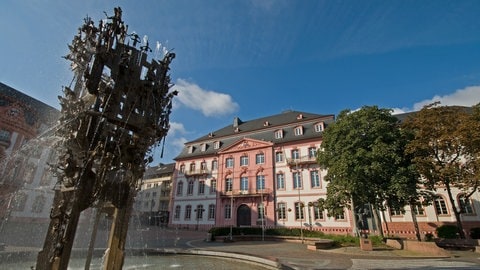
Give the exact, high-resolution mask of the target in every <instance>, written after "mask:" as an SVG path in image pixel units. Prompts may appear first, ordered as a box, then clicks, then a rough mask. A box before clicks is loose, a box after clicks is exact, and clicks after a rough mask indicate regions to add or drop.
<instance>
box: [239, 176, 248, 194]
mask: <svg viewBox="0 0 480 270" xmlns="http://www.w3.org/2000/svg"><path fill="white" fill-rule="evenodd" d="M240 190H241V191H248V177H246V176H242V177H240Z"/></svg>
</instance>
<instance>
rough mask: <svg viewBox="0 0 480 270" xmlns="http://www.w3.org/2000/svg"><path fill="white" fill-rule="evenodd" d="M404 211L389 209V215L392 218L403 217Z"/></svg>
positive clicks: (396, 208)
mask: <svg viewBox="0 0 480 270" xmlns="http://www.w3.org/2000/svg"><path fill="white" fill-rule="evenodd" d="M404 212H405V210H404V209H403V208H399V207H390V215H392V216H403V213H404Z"/></svg>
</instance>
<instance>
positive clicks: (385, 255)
mask: <svg viewBox="0 0 480 270" xmlns="http://www.w3.org/2000/svg"><path fill="white" fill-rule="evenodd" d="M166 231H168V230H166ZM206 234H207V233H206V232H199V231H183V230H171V231H170V232H169V233H166V235H168V236H169V237H168V238H169V239H170V240H172V238H173V239H174V240H175V241H174V242H171V243H173V244H174V245H173V247H174V248H179V249H200V250H209V251H218V252H227V253H234V254H245V255H251V256H257V257H261V258H267V259H271V260H274V261H277V262H279V263H281V264H282V265H285V266H287V267H288V268H290V269H299V270H300V269H302V270H303V269H372V270H373V269H421V270H427V269H463V270H467V269H468V270H473V269H480V253H476V252H473V251H449V254H450V256H443V257H440V256H435V255H434V254H422V253H415V252H410V251H403V250H394V249H389V248H383V249H380V248H378V249H375V248H374V250H373V251H363V250H361V249H360V248H359V247H342V248H334V249H328V250H309V249H307V245H306V244H301V243H292V242H279V241H237V242H230V243H224V242H207V241H205V239H206V237H207V235H206ZM164 241H165V242H164V244H167V243H168V242H169V240H168V239H167V238H164ZM155 246H157V248H161V245H160V246H159V245H158V242H157V244H156V245H155ZM168 246H169V247H172V245H168ZM232 256H234V255H232Z"/></svg>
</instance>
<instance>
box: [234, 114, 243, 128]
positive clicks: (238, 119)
mask: <svg viewBox="0 0 480 270" xmlns="http://www.w3.org/2000/svg"><path fill="white" fill-rule="evenodd" d="M241 123H242V120H240V118H238V116H235V117H234V118H233V127H234V128H238V125H240V124H241Z"/></svg>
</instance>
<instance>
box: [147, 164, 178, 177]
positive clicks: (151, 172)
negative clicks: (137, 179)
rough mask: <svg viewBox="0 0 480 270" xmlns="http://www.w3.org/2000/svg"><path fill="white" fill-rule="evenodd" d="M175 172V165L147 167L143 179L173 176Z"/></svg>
mask: <svg viewBox="0 0 480 270" xmlns="http://www.w3.org/2000/svg"><path fill="white" fill-rule="evenodd" d="M174 170H175V163H168V164H163V163H160V164H158V165H156V166H152V167H147V168H146V170H145V174H144V176H143V179H154V178H159V177H161V176H162V175H168V174H172V173H173V171H174Z"/></svg>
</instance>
